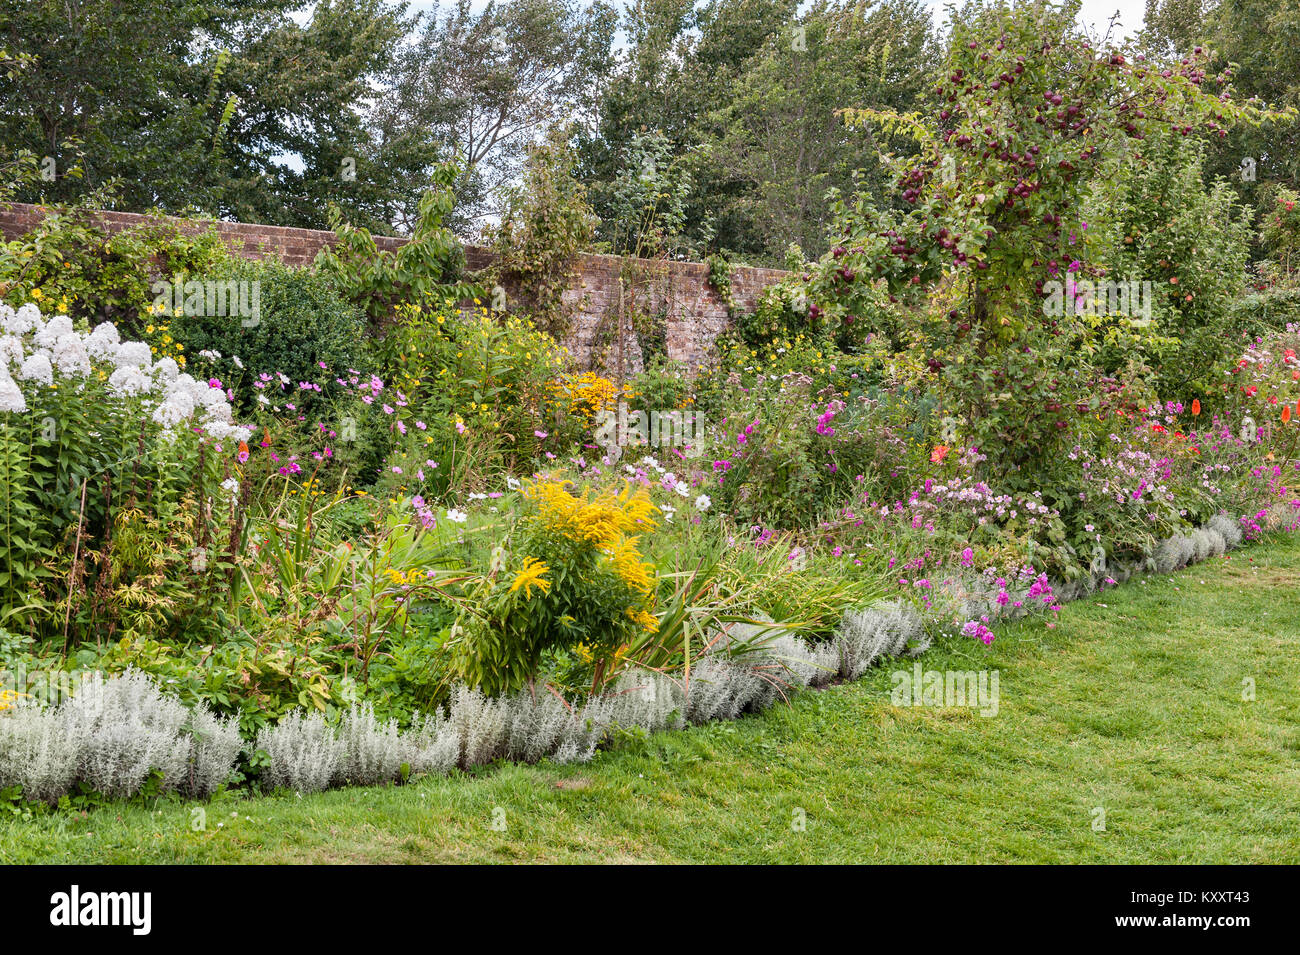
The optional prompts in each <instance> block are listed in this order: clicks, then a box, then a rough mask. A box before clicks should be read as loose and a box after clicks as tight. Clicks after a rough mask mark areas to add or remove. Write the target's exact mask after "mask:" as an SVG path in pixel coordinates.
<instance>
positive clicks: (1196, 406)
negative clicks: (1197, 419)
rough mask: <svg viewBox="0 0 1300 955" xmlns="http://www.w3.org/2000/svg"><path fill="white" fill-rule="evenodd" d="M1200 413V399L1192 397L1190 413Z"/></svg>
mask: <svg viewBox="0 0 1300 955" xmlns="http://www.w3.org/2000/svg"><path fill="white" fill-rule="evenodd" d="M1200 413H1201V399H1200V398H1193V399H1192V414H1194V415H1198V414H1200Z"/></svg>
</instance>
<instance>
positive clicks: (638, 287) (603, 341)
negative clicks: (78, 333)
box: [0, 203, 786, 374]
mask: <svg viewBox="0 0 1300 955" xmlns="http://www.w3.org/2000/svg"><path fill="white" fill-rule="evenodd" d="M45 214H46V211H45V210H44V209H43V208H41V207H38V206H30V205H22V204H18V203H14V204H9V205H0V234H3V235H4V237H5V238H6V239H13V238H16V237H18V236H20V235H22V234H24V233H26V232H28V231H30V230H31V229H32V227H33V226H35V225H36V224H37V223H38V222H39V221H40V220H41V219H42V218H43V217H44V216H45ZM98 218H99V220H100V222H101V223H102V225H103V226H104V228H106V229H107V230H108V231H110V232H120V231H123V230H125V229H130V228H133V227H135V226H138V225H140V224H142V223H144V222H146V221H148V218H149V217H147V216H142V215H136V214H135V213H130V212H101V213H98ZM168 221H170V222H172V223H174V224H175V225H176V226H177V227H179V228H180V229H181V230H182V231H184V232H189V233H194V232H198V231H201V230H203V229H206V228H215V229H216V230H217V233H218V235H220V236H221V238H222V239H223V240H224V241H225V242H226V244H227V245H228V246H229V247H230V249H231V251H232V252H233V253H234V254H236V255H240V256H243V257H245V258H252V259H263V258H269V257H275V258H278V259H280V260H281V261H282V262H284V263H285V264H287V265H294V266H303V265H309V264H311V262H312V261H313V260H314V259H315V258H316V253H317V252H319V251H320V250H321V248H323V247H324V246H325V245H327V244H331V243H332V242H333V241H334V234H333V233H332V232H323V231H320V230H317V229H293V228H287V227H284V226H272V225H252V224H248V223H243V222H210V221H208V222H196V221H192V220H186V219H169V220H168ZM405 242H406V240H405V239H402V238H395V237H390V236H376V237H375V244H376V245H377V246H378V247H379V248H380V249H381V250H395V249H398V248H400V247H401V246H402V244H403V243H405ZM465 255H466V259H467V261H468V264H469V268H470V269H473V270H477V269H481V268H484V267H486V266H487V265H489V264H491V262H492V253H491V252H489V251H487V250H486V249H481V248H477V247H474V246H469V247H467V248H466V250H465ZM573 268H574V277H573V281H572V284H571V286H570V287H569V289H568V290H567V291H566V292H565V293H564V303H565V306H566V309H567V310H568V312H569V314H570V315H571V317H572V326H571V331H570V334H569V335H568V336H567V338H566V341H565V344H566V345H567V346H568V348H569V350H570V351H571V352H572V353H573V355H574V358H575V359H576V360H577V361H578V363H579V364H581V365H582V366H583V367H592V366H593V365H604V366H605V367H609V366H610V365H611V364H612V363H616V359H617V353H618V343H617V341H616V340H615V339H616V335H615V333H616V332H617V328H618V324H619V323H618V318H617V313H618V307H619V284H620V283H619V274H620V272H622V273H623V274H624V275H631V276H633V278H631V279H630V281H629V284H625V286H624V298H625V306H626V304H627V300H629V299H630V298H633V297H634V298H635V299H636V304H637V307H638V308H639V309H640V311H641V312H642V313H643V314H649V315H655V316H657V318H656V319H655V320H656V321H659V322H662V323H663V326H664V328H663V330H664V332H665V338H666V350H667V353H668V356H669V357H670V358H673V359H675V360H678V361H682V362H685V363H686V364H687V365H688V366H689V367H692V368H694V367H696V366H697V365H699V364H700V363H701V361H702V360H703V359H704V356H705V354H706V353H707V351H708V348H709V346H710V345H711V344H712V342H713V340H714V339H715V338H716V337H717V336H718V334H719V333H720V332H721V331H722V330H723V329H724V328H725V327H726V325H727V322H728V315H727V307H726V305H725V304H724V303H723V302H722V301H721V300H720V299H719V298H718V295H717V292H716V291H715V290H714V289H713V287H712V286H711V285H709V282H708V275H709V270H708V266H706V265H704V264H702V263H699V262H664V261H648V260H633V261H632V263H631V267H630V268H629V267H628V266H627V263H625V262H624V260H623V259H620V258H618V257H617V256H610V255H580V256H578V258H577V260H576V261H575V262H574V264H573ZM785 274H786V273H785V272H782V271H780V270H778V269H758V268H748V267H743V266H737V267H736V268H733V269H732V271H731V289H732V296H733V298H734V299H735V301H736V303H737V305H739V306H740V307H741V308H743V309H747V310H751V309H753V307H754V304H755V302H756V301H757V298H758V295H759V293H760V292H761V291H762V290H763V288H764V287H765V286H767V285H770V284H772V283H773V282H776V281H778V280H780V279H781V278H782V277H783V276H784V275H785ZM629 287H631V288H633V289H635V293H634V294H632V295H629V293H628V288H629ZM506 296H507V301H516V300H517V299H518V295H517V290H516V289H514V288H511V287H510V286H509V284H507V285H506ZM597 346H599V349H597ZM623 362H624V369H625V370H626V371H627V372H628V373H629V374H631V373H634V372H636V371H638V370H639V369H640V367H641V361H640V347H639V342H638V341H637V336H636V333H635V332H634V331H631V330H630V329H629V330H628V334H627V338H626V339H625V341H624V343H623Z"/></svg>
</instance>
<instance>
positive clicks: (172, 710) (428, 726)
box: [0, 514, 1243, 802]
mask: <svg viewBox="0 0 1300 955" xmlns="http://www.w3.org/2000/svg"><path fill="white" fill-rule="evenodd" d="M1242 537H1243V535H1242V531H1241V528H1240V526H1239V525H1238V523H1237V522H1236V521H1234V520H1232V519H1231V518H1230V517H1228V516H1227V515H1224V514H1219V515H1216V516H1215V517H1212V518H1211V519H1210V520H1209V521H1207V522H1206V524H1205V525H1204V526H1203V527H1200V528H1197V529H1195V530H1193V531H1190V532H1189V533H1188V534H1186V535H1183V534H1176V535H1174V536H1173V537H1171V538H1169V539H1168V540H1165V541H1163V542H1162V543H1161V544H1160V545H1159V546H1158V547H1157V548H1156V550H1155V552H1154V553H1153V554H1151V555H1150V556H1149V557H1148V558H1146V559H1145V560H1142V561H1137V562H1129V563H1122V564H1116V565H1113V566H1111V567H1109V568H1107V567H1105V566H1104V563H1103V565H1102V566H1100V567H1097V568H1094V569H1093V573H1091V574H1090V575H1089V579H1088V580H1086V581H1078V582H1075V585H1074V586H1071V587H1069V588H1066V589H1062V590H1061V595H1062V599H1072V598H1073V597H1076V596H1083V595H1085V594H1087V593H1091V592H1093V591H1094V590H1095V589H1096V587H1097V585H1098V583H1099V582H1100V581H1101V580H1102V579H1104V578H1109V579H1112V580H1115V581H1117V582H1123V581H1125V580H1127V579H1129V578H1130V577H1131V576H1132V575H1133V574H1134V573H1137V572H1140V571H1141V570H1142V569H1144V568H1146V569H1157V570H1162V571H1165V572H1168V571H1172V570H1177V569H1179V568H1181V567H1185V566H1187V565H1188V564H1189V563H1193V562H1196V561H1200V560H1205V559H1207V558H1208V557H1213V556H1219V555H1222V554H1223V553H1224V552H1225V551H1227V550H1229V549H1231V548H1233V547H1235V546H1237V545H1238V544H1240V543H1241V540H1242ZM1107 582H1109V580H1107ZM767 623H770V621H767ZM713 636H714V639H713V640H712V641H711V643H710V648H709V650H708V651H707V652H706V653H704V654H703V655H702V656H700V657H698V658H697V659H696V660H695V661H694V662H693V663H692V666H691V669H690V672H689V674H682V675H681V677H680V679H679V678H674V677H670V676H667V675H665V674H662V673H656V672H650V671H628V672H625V673H624V674H622V675H621V676H620V677H619V679H618V680H617V681H616V682H615V684H614V686H613V687H612V688H610V689H609V690H607V691H606V692H605V693H603V694H601V695H600V696H598V697H595V698H593V699H591V700H589V701H588V702H587V703H586V704H585V705H583V706H581V707H572V706H570V705H569V704H567V703H566V702H565V701H563V700H561V699H559V698H557V697H556V696H555V695H554V694H552V693H551V692H550V691H549V690H541V691H537V692H536V693H533V692H528V691H521V692H519V693H516V694H514V695H512V696H507V697H500V698H496V699H493V698H489V697H487V696H485V695H484V694H483V693H482V692H480V691H479V690H476V689H471V688H469V687H467V686H464V685H460V686H457V687H456V688H455V689H454V690H453V692H452V696H451V699H450V701H449V703H448V706H447V708H446V710H445V711H442V710H440V711H438V712H435V713H431V714H428V715H426V716H425V717H424V718H423V720H422V721H420V722H417V724H416V725H415V726H413V727H412V728H410V729H408V730H406V731H402V730H401V729H400V728H399V727H398V725H397V723H396V722H395V721H392V720H390V721H388V722H381V721H380V720H379V719H378V718H376V716H375V714H374V710H373V709H372V708H371V707H370V706H369V705H366V706H360V707H353V708H352V709H351V710H350V711H349V712H348V713H347V714H345V715H344V717H343V719H342V721H341V722H340V724H339V726H338V727H337V728H335V727H332V726H330V724H329V723H328V722H327V721H326V720H325V718H324V716H323V715H322V714H320V713H310V714H306V713H302V712H300V711H299V712H294V713H291V714H289V715H288V716H287V717H285V718H284V719H283V720H281V721H280V722H279V723H278V724H276V725H274V726H269V727H265V728H263V729H262V730H261V731H260V732H259V733H258V736H257V740H256V744H255V745H256V747H257V748H258V749H261V750H264V751H265V752H266V754H267V756H268V758H269V761H268V764H267V767H266V769H265V770H264V771H263V774H262V782H263V784H264V785H265V786H267V787H269V788H281V787H283V788H288V789H292V790H296V791H298V792H304V793H306V792H320V791H322V790H325V789H328V788H330V787H331V786H338V785H346V784H352V785H374V784H379V783H385V782H393V781H397V780H399V779H402V778H404V777H405V776H407V775H408V774H409V775H421V774H443V773H447V772H450V771H451V770H452V769H453V768H456V767H461V768H465V769H468V768H470V767H473V766H481V765H484V764H487V763H491V762H494V761H496V760H502V759H505V760H514V761H517V762H525V763H535V762H537V761H539V760H541V759H546V758H549V759H550V760H552V761H553V762H557V763H567V762H584V761H586V760H589V759H591V758H592V756H593V755H594V754H595V752H596V749H597V747H598V746H599V745H600V743H601V742H602V741H604V740H605V739H607V738H609V737H610V736H611V735H613V734H614V733H616V732H618V731H620V730H642V731H645V732H658V731H660V730H666V729H677V728H680V727H682V726H683V725H685V724H687V723H690V724H696V725H698V724H702V723H707V722H710V721H713V720H723V719H735V718H737V717H738V716H740V715H741V714H743V713H747V712H755V711H758V710H761V709H764V708H765V707H767V706H770V705H771V704H772V703H774V702H776V701H777V700H781V699H785V698H787V697H788V696H789V695H791V694H793V693H795V692H797V691H798V690H801V689H803V688H805V687H809V686H812V687H818V686H824V685H826V684H827V683H830V682H831V681H833V680H836V679H840V680H846V681H847V680H856V679H857V678H859V677H860V676H862V674H863V673H865V672H866V671H867V670H868V669H869V668H870V667H872V666H874V665H876V664H878V663H879V662H881V661H882V660H885V659H887V658H890V657H898V656H915V655H917V654H920V653H922V652H923V651H924V650H925V649H927V648H928V646H929V642H930V641H929V637H928V635H927V634H926V631H925V626H924V623H923V621H922V619H921V616H920V615H919V614H918V613H917V612H916V611H915V610H914V609H913V608H912V607H911V606H910V605H908V604H906V603H905V602H903V601H900V600H895V601H884V602H880V603H877V604H875V605H873V606H871V607H867V608H865V609H859V610H849V611H846V612H845V614H844V616H843V618H842V620H841V622H840V626H839V628H838V629H837V630H836V632H835V633H834V635H833V637H832V638H831V639H830V640H828V641H824V642H819V643H814V644H809V643H807V642H806V641H804V640H802V639H800V638H799V637H797V636H794V635H792V634H789V633H785V632H784V631H782V630H781V628H779V627H777V626H775V625H772V626H765V625H764V622H763V621H758V622H755V623H753V624H745V623H733V624H731V625H729V626H728V627H727V629H726V630H725V631H724V632H721V633H716V634H714V635H713ZM241 745H242V744H241V739H240V736H239V729H238V725H237V721H236V720H234V719H229V720H222V719H219V718H218V717H216V716H215V715H214V714H213V713H212V712H211V710H209V709H208V708H207V707H206V706H203V705H200V706H198V707H196V708H194V709H190V708H187V707H186V706H184V705H183V704H182V703H180V702H179V701H178V700H175V699H173V698H171V697H168V696H166V695H164V694H163V693H162V692H161V690H160V689H159V688H158V687H157V685H156V684H155V683H154V682H153V681H152V680H151V679H150V678H149V677H147V676H146V675H144V674H143V673H140V672H139V671H134V670H130V671H127V672H126V673H125V674H122V675H120V676H115V677H112V678H110V679H107V680H105V679H103V678H102V677H99V676H96V677H94V678H92V679H91V680H90V681H88V682H87V683H86V684H85V685H84V686H83V687H82V689H81V690H80V691H79V692H78V693H77V694H76V695H74V696H73V697H72V698H71V699H70V700H68V701H67V702H65V703H63V704H61V705H59V706H57V707H54V708H49V709H46V708H42V707H39V706H35V705H30V704H22V703H20V704H19V705H16V706H13V707H11V708H10V709H9V710H7V711H5V712H4V713H3V714H0V787H7V786H11V785H21V786H22V787H23V792H24V793H25V794H27V795H28V796H30V797H32V798H37V799H44V800H48V801H50V802H53V801H56V800H57V799H58V798H59V796H61V795H63V794H64V793H67V792H70V791H71V789H72V788H73V786H74V785H75V784H76V783H77V782H79V781H85V782H87V783H89V784H90V785H92V786H94V787H95V788H96V789H98V790H99V791H101V792H103V793H105V794H106V795H114V796H126V795H131V794H133V793H135V792H138V791H139V789H140V787H141V786H142V785H143V784H144V782H145V780H146V779H147V778H148V776H149V774H150V772H151V771H154V770H159V771H161V772H162V788H163V789H164V790H172V789H176V790H180V791H181V792H184V793H186V794H187V795H192V796H199V797H203V796H207V795H210V794H211V793H212V792H214V791H215V790H216V789H217V787H218V786H220V785H221V783H222V782H224V781H225V779H226V778H227V777H228V776H229V774H230V772H231V770H232V768H233V766H234V763H235V760H236V758H237V757H238V754H239V751H240V748H241Z"/></svg>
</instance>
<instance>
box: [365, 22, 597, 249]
mask: <svg viewBox="0 0 1300 955" xmlns="http://www.w3.org/2000/svg"><path fill="white" fill-rule="evenodd" d="M616 25H617V15H616V14H615V12H614V10H613V8H612V7H610V6H609V5H607V4H606V3H604V2H601V0H597V2H595V3H591V4H586V5H584V4H580V3H578V2H577V0H511V2H509V3H496V2H489V3H488V4H487V6H486V7H484V8H483V10H482V11H480V12H478V13H475V12H473V10H472V8H471V4H470V2H469V0H457V2H456V5H455V6H454V7H452V8H450V9H448V10H447V11H446V12H445V14H443V15H442V16H439V15H438V13H437V12H436V11H435V13H434V14H433V15H431V16H430V17H429V18H428V19H427V20H426V21H425V23H424V26H423V28H422V29H421V30H420V31H419V32H418V33H417V34H416V35H415V37H414V38H413V40H412V42H411V43H410V44H409V45H408V46H407V47H406V48H405V49H404V50H403V51H402V53H401V55H400V56H399V57H398V60H397V62H396V65H395V69H394V70H393V77H392V88H391V89H390V90H389V91H388V92H387V93H386V95H385V96H384V97H383V98H382V100H381V101H379V102H378V103H377V104H376V107H375V110H374V117H373V124H374V126H375V128H376V129H377V131H378V133H377V138H378V139H379V140H380V141H381V142H392V141H407V142H421V141H423V142H426V143H429V144H431V145H432V146H434V147H435V148H436V149H437V150H438V151H440V152H442V153H443V154H445V155H446V156H448V158H452V157H454V158H455V159H456V161H457V162H458V163H459V164H460V165H461V167H462V169H463V170H464V171H463V173H462V176H461V180H460V181H459V182H458V183H457V187H456V192H457V200H458V201H457V209H458V213H460V214H461V215H462V216H465V217H466V218H464V219H462V220H461V222H460V223H459V225H460V226H461V227H462V229H465V228H472V227H473V226H474V225H476V224H477V223H478V222H479V221H481V220H482V219H483V217H485V216H489V215H491V214H493V213H496V212H498V211H499V209H500V203H501V199H502V196H503V195H504V187H506V186H507V185H508V184H509V183H510V182H512V181H513V180H514V179H515V177H516V176H517V175H518V174H519V171H520V168H521V165H522V162H523V160H524V157H525V156H526V154H527V149H528V147H529V145H531V144H533V143H535V142H536V141H538V140H539V138H540V137H541V136H542V134H543V132H544V131H545V130H546V129H547V128H548V127H550V126H552V125H554V124H556V123H560V122H564V121H567V120H570V119H574V118H581V117H582V116H583V115H584V114H585V113H588V112H590V110H591V108H592V104H593V90H594V89H596V88H597V87H599V86H600V84H601V83H602V82H603V80H604V77H605V76H606V75H607V74H608V72H609V69H610V66H611V64H612V54H611V48H612V44H613V41H614V32H615V27H616Z"/></svg>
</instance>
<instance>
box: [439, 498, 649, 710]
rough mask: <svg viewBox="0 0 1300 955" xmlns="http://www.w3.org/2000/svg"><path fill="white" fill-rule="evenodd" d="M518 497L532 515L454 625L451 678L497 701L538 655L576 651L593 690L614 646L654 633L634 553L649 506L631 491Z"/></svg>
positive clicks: (642, 567)
mask: <svg viewBox="0 0 1300 955" xmlns="http://www.w3.org/2000/svg"><path fill="white" fill-rule="evenodd" d="M524 493H525V497H526V498H527V499H528V500H530V501H532V502H533V504H534V506H535V508H536V510H535V512H534V513H533V514H531V515H530V516H528V517H526V518H525V519H524V520H523V521H522V522H521V527H520V528H519V533H518V538H517V539H516V540H515V541H513V542H512V547H511V548H510V550H509V551H507V550H506V549H505V548H502V549H501V550H500V551H499V552H498V553H497V554H496V555H494V558H493V567H492V569H491V570H490V572H489V575H488V576H487V577H486V578H485V579H484V581H483V583H482V584H481V585H480V586H479V588H478V589H477V590H476V591H474V592H471V594H470V595H469V597H470V605H471V606H474V607H476V608H478V609H476V610H475V611H474V612H472V613H463V614H462V615H461V617H460V618H459V620H458V621H457V635H456V636H455V637H453V639H452V641H451V646H452V647H453V649H454V652H455V654H456V656H455V659H456V661H457V663H456V668H457V673H458V674H459V676H460V677H461V678H462V679H464V680H465V681H466V682H468V683H469V684H470V685H471V686H475V687H481V688H482V689H484V690H485V691H486V692H488V693H490V694H494V695H495V694H499V693H502V692H506V691H510V690H514V689H517V688H519V687H520V686H522V685H524V684H525V683H531V681H532V680H533V678H534V677H535V676H536V674H537V671H538V667H539V665H540V663H541V660H542V656H543V654H545V653H547V652H549V651H552V650H556V649H561V648H570V649H571V648H574V647H576V646H577V645H579V644H582V645H584V646H585V647H587V648H588V650H589V652H590V653H591V654H592V655H593V656H594V657H595V659H596V661H597V663H596V672H595V678H594V686H595V687H599V685H600V683H601V681H602V679H603V678H604V676H605V675H606V674H607V673H608V672H610V667H611V666H612V664H613V663H614V658H615V654H616V653H617V651H618V650H619V648H620V647H622V646H624V645H625V644H626V643H628V642H629V641H630V640H631V638H632V637H633V636H634V635H636V634H638V633H642V632H646V631H649V632H653V631H655V630H657V629H658V621H657V620H656V619H655V617H654V616H653V614H652V613H651V611H652V610H653V608H654V601H655V585H656V576H655V568H654V565H653V564H651V563H649V562H647V561H646V560H644V558H643V557H642V555H641V552H640V551H639V550H638V538H639V536H640V534H643V533H645V532H647V531H651V530H653V529H654V527H655V522H654V520H653V519H652V515H653V513H654V510H655V508H654V505H653V504H651V503H650V499H649V495H648V494H646V493H645V492H644V490H643V489H636V488H634V487H633V486H632V485H631V484H630V483H629V484H627V485H625V487H624V488H623V490H622V491H621V492H615V491H614V490H612V489H606V490H604V491H600V492H593V491H591V490H590V489H579V488H577V487H574V486H573V485H566V484H562V483H560V482H558V481H546V480H543V481H539V482H536V483H534V484H533V485H531V486H529V487H528V488H526V489H525V492H524Z"/></svg>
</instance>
